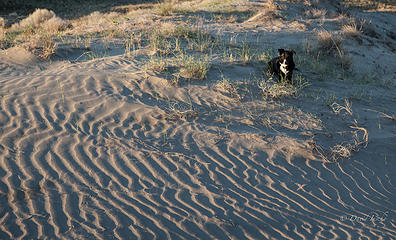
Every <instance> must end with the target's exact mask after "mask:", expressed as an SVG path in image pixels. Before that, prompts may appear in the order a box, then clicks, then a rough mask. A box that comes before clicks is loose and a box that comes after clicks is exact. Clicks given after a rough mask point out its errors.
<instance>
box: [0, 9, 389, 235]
mask: <svg viewBox="0 0 396 240" xmlns="http://www.w3.org/2000/svg"><path fill="white" fill-rule="evenodd" d="M290 11H291V12H290V14H291V15H292V14H293V10H290ZM296 11H297V10H296ZM360 14H362V16H363V15H364V14H369V17H372V18H371V20H372V21H373V23H375V24H377V26H380V28H381V27H382V28H384V29H390V28H393V29H395V26H396V25H395V23H396V21H393V23H392V24H393V25H392V27H391V26H389V25H387V24H385V23H383V22H381V19H384V18H386V16H388V15H386V14H389V13H360ZM364 16H365V15H364ZM389 16H391V17H392V18H393V19H394V18H395V15H389ZM257 21H258V20H257V19H255V23H254V24H253V23H252V22H251V21H246V22H244V23H236V24H228V25H226V26H225V27H224V28H222V29H223V30H224V33H223V34H228V33H229V32H227V31H228V30H230V29H231V30H232V31H234V32H237V33H239V34H240V36H242V35H243V34H245V33H246V32H249V31H250V29H253V28H254V29H256V30H257V31H251V32H250V33H251V34H252V35H251V36H250V35H249V39H251V40H252V42H253V41H256V42H257V41H260V42H262V43H263V44H265V45H266V46H268V47H274V48H277V47H278V46H280V47H284V46H286V47H287V46H289V45H290V44H296V45H297V44H299V43H301V42H303V40H304V39H310V38H311V37H312V29H310V28H301V29H298V31H293V32H292V30H291V29H295V26H296V25H290V24H288V22H287V20H286V19H283V20H282V19H281V20H277V21H280V22H283V25H277V26H274V27H271V28H270V27H268V25H264V24H263V25H260V22H259V23H257ZM314 21H315V20H314ZM388 23H389V22H388ZM301 24H302V23H301ZM253 25H255V26H253ZM329 26H330V25H329ZM219 27H221V26H217V25H216V24H208V26H207V29H208V31H212V32H216V29H217V30H218V28H219ZM382 28H381V29H382ZM231 30H230V32H231ZM288 31H289V32H288ZM257 36H259V37H257ZM302 36H303V37H302ZM277 37H278V38H279V39H281V40H279V42H273V39H276V38H277ZM367 39H368V40H367ZM367 39H364V41H365V42H367V44H368V42H369V40H370V41H374V40H372V39H371V38H368V37H367ZM388 40H389V41H390V44H393V46H395V41H393V40H392V39H390V38H389V39H388ZM374 43H375V44H374V46H366V45H364V44H363V45H358V44H357V43H356V42H354V41H352V40H351V42H350V44H351V45H350V46H356V49H357V50H354V51H356V52H357V53H358V54H353V53H351V54H352V56H353V58H354V61H353V62H354V66H353V67H354V68H357V69H359V68H361V67H362V66H364V67H363V68H364V70H365V71H367V70H368V68H370V66H371V67H372V66H376V65H373V63H372V61H373V60H375V61H377V62H379V63H380V66H379V67H378V66H377V67H372V68H371V70H372V71H374V70H373V69H376V70H378V72H382V75H380V76H381V77H383V78H384V79H385V80H388V81H391V82H392V81H393V85H392V84H388V85H386V87H384V86H383V85H378V84H371V85H370V84H369V85H358V84H356V83H353V82H350V81H344V80H343V79H339V78H334V79H332V80H331V81H315V80H313V81H312V82H311V85H310V86H309V87H307V88H306V90H304V91H306V94H303V95H301V96H300V97H298V98H293V97H291V98H284V99H281V100H268V99H263V98H262V96H261V95H260V94H258V93H257V94H256V95H255V96H254V97H249V96H248V97H246V98H243V99H242V100H240V101H239V100H235V98H234V97H232V96H230V94H228V93H225V92H224V91H221V90H219V89H218V88H217V87H216V86H217V85H216V83H217V80H218V79H219V78H220V75H219V74H218V72H216V71H215V70H214V69H215V68H212V69H211V71H210V72H209V74H208V79H207V80H205V81H192V82H191V83H188V84H187V83H185V84H181V85H180V86H173V85H171V84H169V82H168V81H167V80H166V79H165V78H163V77H162V75H160V74H156V73H155V72H154V71H147V72H145V71H142V69H143V63H142V62H141V61H139V60H137V59H138V58H136V59H130V58H126V57H125V56H124V55H123V54H121V53H120V51H121V48H117V47H114V48H113V50H112V51H111V52H110V53H109V54H108V56H106V57H103V58H98V59H94V60H84V61H83V60H77V61H72V60H76V58H77V57H76V56H79V55H80V52H78V50H70V51H62V49H60V50H58V54H57V55H56V56H55V57H54V59H53V60H51V61H50V60H42V59H39V58H38V57H36V56H35V55H33V54H32V53H30V52H28V51H27V50H25V49H23V48H20V47H14V48H9V49H7V50H1V52H0V97H1V98H0V159H1V161H0V239H395V238H396V218H395V216H396V201H395V197H396V190H395V185H396V177H395V172H396V169H395V167H396V120H395V118H394V117H395V116H394V115H393V116H392V115H391V113H395V109H396V98H395V90H396V89H395V84H394V83H395V72H396V69H395V63H396V53H395V51H392V50H391V49H389V46H388V45H389V44H388V45H386V44H381V43H380V40H378V39H377V40H375V42H374ZM362 52H364V55H363V54H362ZM382 58H383V59H386V60H385V61H384V62H381V59H382ZM365 66H367V68H366V67H365ZM222 67H223V68H222V72H223V74H224V75H226V76H227V77H229V78H230V79H231V80H233V81H236V82H242V83H241V86H242V87H243V86H245V87H246V88H247V89H251V88H253V87H252V86H253V85H252V83H251V82H249V81H248V80H246V79H248V77H249V74H251V73H252V72H254V73H256V74H260V73H261V71H262V69H261V68H260V67H256V66H255V65H241V64H230V65H225V66H222ZM303 74H305V76H306V77H308V78H310V77H312V78H314V77H315V76H316V75H315V73H314V70H312V72H304V73H303ZM320 89H327V90H328V91H333V92H334V94H335V95H336V96H337V97H339V99H342V96H352V95H353V96H355V98H354V99H352V100H351V102H352V107H351V109H352V111H353V112H352V115H350V114H349V113H347V112H346V111H340V113H338V114H336V113H334V111H333V110H332V109H331V107H329V106H327V105H326V104H324V103H323V101H322V102H320V101H317V98H320V99H323V98H326V97H328V96H324V95H321V93H320ZM362 89H363V90H362ZM254 90H255V89H253V90H252V91H251V92H253V93H254ZM360 92H364V94H363V93H362V96H361V97H360V98H357V97H356V95H354V94H356V93H360ZM312 96H314V97H312ZM316 97H317V98H316ZM338 103H339V104H340V105H342V106H344V105H345V103H344V102H342V101H338ZM385 113H386V114H388V115H385ZM355 119H358V123H357V124H356V123H354V120H355ZM267 120H269V121H270V124H269V122H268V121H267ZM357 127H358V128H357ZM359 128H360V129H359ZM361 129H365V130H366V131H367V134H368V142H364V143H363V144H361V145H359V147H358V148H356V151H352V153H351V156H349V157H348V158H345V159H342V158H339V159H337V161H330V160H329V159H327V160H326V159H324V158H323V156H321V154H327V152H326V151H328V150H329V149H330V148H331V147H332V146H335V145H336V144H344V145H345V143H350V141H351V140H353V139H354V138H353V133H356V136H357V138H356V139H359V140H362V139H364V137H365V136H364V133H365V132H364V131H363V130H361ZM321 149H322V150H323V151H321ZM327 156H330V155H327Z"/></svg>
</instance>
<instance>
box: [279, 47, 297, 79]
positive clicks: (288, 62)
mask: <svg viewBox="0 0 396 240" xmlns="http://www.w3.org/2000/svg"><path fill="white" fill-rule="evenodd" d="M278 51H279V56H280V57H279V63H280V70H281V71H282V72H283V73H284V74H285V75H288V74H289V73H291V72H292V71H293V69H294V61H293V55H294V54H295V52H294V51H293V50H290V51H287V50H285V49H278Z"/></svg>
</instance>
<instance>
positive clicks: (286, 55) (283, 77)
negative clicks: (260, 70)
mask: <svg viewBox="0 0 396 240" xmlns="http://www.w3.org/2000/svg"><path fill="white" fill-rule="evenodd" d="M278 52H279V57H276V58H273V59H272V60H271V61H269V62H268V70H269V72H270V73H271V74H274V75H276V76H277V77H278V79H279V81H286V82H287V83H290V84H292V83H293V81H292V77H293V70H294V69H295V65H294V61H293V55H294V54H295V52H294V51H293V50H290V51H287V50H285V49H278Z"/></svg>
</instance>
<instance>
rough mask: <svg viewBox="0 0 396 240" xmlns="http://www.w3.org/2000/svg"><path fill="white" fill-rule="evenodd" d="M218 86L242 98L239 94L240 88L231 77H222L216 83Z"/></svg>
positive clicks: (221, 89) (233, 95)
mask: <svg viewBox="0 0 396 240" xmlns="http://www.w3.org/2000/svg"><path fill="white" fill-rule="evenodd" d="M216 88H217V89H219V90H220V91H223V92H226V93H228V94H230V95H231V96H232V97H235V98H237V99H240V96H239V94H238V89H237V88H236V87H235V85H234V84H233V83H231V81H230V80H229V79H227V78H225V77H222V79H221V80H220V81H219V82H218V83H217V84H216Z"/></svg>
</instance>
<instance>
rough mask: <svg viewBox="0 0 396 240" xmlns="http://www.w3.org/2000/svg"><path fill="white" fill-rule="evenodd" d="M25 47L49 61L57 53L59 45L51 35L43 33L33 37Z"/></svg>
mask: <svg viewBox="0 0 396 240" xmlns="http://www.w3.org/2000/svg"><path fill="white" fill-rule="evenodd" d="M25 47H26V48H27V49H28V50H29V51H32V52H33V53H34V54H36V55H37V56H39V57H40V58H43V59H48V58H50V57H51V56H52V55H53V54H54V53H55V51H56V49H57V44H56V43H55V41H54V39H53V38H52V36H51V35H50V34H48V33H43V34H37V35H33V36H32V38H31V39H30V41H29V42H27V43H25Z"/></svg>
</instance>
